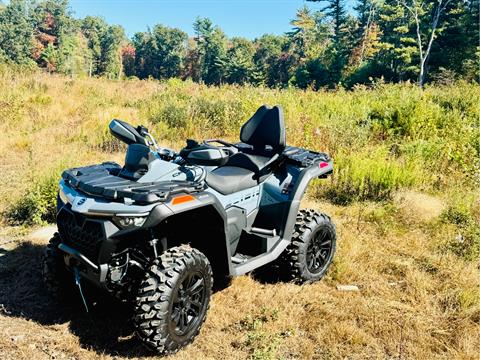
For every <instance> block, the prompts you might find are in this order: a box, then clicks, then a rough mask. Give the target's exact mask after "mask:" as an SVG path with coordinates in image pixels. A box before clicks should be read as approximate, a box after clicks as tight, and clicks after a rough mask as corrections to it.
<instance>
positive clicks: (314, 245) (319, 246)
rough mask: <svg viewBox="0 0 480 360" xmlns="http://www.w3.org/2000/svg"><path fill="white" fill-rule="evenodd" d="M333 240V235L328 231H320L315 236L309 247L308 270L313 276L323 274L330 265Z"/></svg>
mask: <svg viewBox="0 0 480 360" xmlns="http://www.w3.org/2000/svg"><path fill="white" fill-rule="evenodd" d="M332 240H333V239H332V234H331V233H330V232H329V231H328V230H326V229H319V231H317V232H316V233H315V234H313V236H312V238H311V240H310V242H309V244H308V247H307V269H308V271H310V272H311V273H312V274H317V273H320V272H322V271H323V270H324V269H325V267H326V266H327V265H328V261H329V259H330V256H331V254H332Z"/></svg>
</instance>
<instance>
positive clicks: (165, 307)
mask: <svg viewBox="0 0 480 360" xmlns="http://www.w3.org/2000/svg"><path fill="white" fill-rule="evenodd" d="M212 284H213V280H212V268H211V266H210V263H209V261H208V259H207V257H206V256H205V255H204V254H202V253H201V252H200V251H198V250H196V249H193V248H191V247H190V246H187V245H182V246H178V247H174V248H171V249H168V250H167V251H165V252H164V253H163V254H162V255H160V257H159V258H158V259H156V260H154V262H153V264H152V265H151V266H150V268H149V270H148V272H147V274H146V275H145V278H144V280H143V281H142V283H141V285H140V287H139V290H138V296H137V299H136V304H135V314H134V324H135V328H136V334H137V336H138V337H139V338H140V339H141V340H142V342H143V343H144V344H145V345H146V346H147V347H148V348H150V349H152V350H155V351H158V352H159V353H161V354H172V353H175V352H176V351H178V350H179V349H180V348H182V347H184V346H186V345H188V344H189V343H191V342H192V341H193V339H194V338H195V337H196V336H197V335H198V333H199V331H200V328H201V326H202V324H203V322H204V321H205V317H206V314H207V310H208V308H209V304H210V297H211V295H212Z"/></svg>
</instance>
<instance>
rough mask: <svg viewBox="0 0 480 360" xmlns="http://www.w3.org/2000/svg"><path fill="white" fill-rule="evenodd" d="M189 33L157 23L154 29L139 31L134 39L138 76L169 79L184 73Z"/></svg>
mask: <svg viewBox="0 0 480 360" xmlns="http://www.w3.org/2000/svg"><path fill="white" fill-rule="evenodd" d="M187 39H188V37H187V34H186V33H184V32H183V31H181V30H179V29H172V28H169V27H167V26H163V25H156V26H155V27H154V28H153V31H148V32H145V33H137V34H135V36H134V39H133V45H134V47H135V53H136V55H135V64H136V66H138V69H137V76H139V77H140V78H146V77H149V76H152V77H154V78H156V79H168V78H172V77H178V76H180V75H181V74H182V67H183V60H184V58H185V53H186V41H187Z"/></svg>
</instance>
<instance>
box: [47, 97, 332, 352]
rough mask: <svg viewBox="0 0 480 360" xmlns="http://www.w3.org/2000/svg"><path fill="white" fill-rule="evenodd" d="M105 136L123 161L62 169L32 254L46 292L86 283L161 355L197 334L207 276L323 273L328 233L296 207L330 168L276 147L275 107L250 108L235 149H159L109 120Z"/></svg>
mask: <svg viewBox="0 0 480 360" xmlns="http://www.w3.org/2000/svg"><path fill="white" fill-rule="evenodd" d="M110 131H111V133H112V134H113V135H114V136H115V137H117V138H118V139H120V140H121V141H123V142H125V143H126V144H128V149H127V154H126V158H125V165H124V166H120V165H118V164H116V163H111V162H107V163H103V164H100V165H93V166H87V167H81V168H74V169H70V170H66V171H64V172H63V174H62V179H61V181H60V184H59V195H58V201H57V202H58V204H57V224H58V233H57V234H55V236H54V237H53V238H52V239H51V241H50V243H49V245H48V247H47V249H46V253H45V257H44V259H43V276H44V280H45V283H46V286H47V288H48V289H50V290H51V291H52V292H53V293H54V294H56V295H58V296H61V295H62V294H65V293H66V292H71V291H72V288H73V287H69V286H71V284H73V283H74V282H76V284H77V285H78V286H79V289H80V294H81V297H82V298H83V299H84V302H85V298H84V297H83V292H82V285H81V283H82V282H84V281H86V282H87V283H90V284H94V285H96V286H97V287H99V288H101V289H102V290H105V291H106V292H108V293H110V294H112V295H114V296H115V297H117V298H119V299H120V300H122V301H125V302H127V303H131V304H132V305H133V307H134V309H133V312H134V318H133V322H134V325H135V331H136V334H137V335H138V337H139V338H140V339H141V341H142V342H143V343H144V344H145V345H146V346H147V347H149V348H151V349H153V350H156V351H158V352H160V353H162V354H169V353H173V352H175V351H177V350H178V349H180V348H182V347H183V346H185V345H187V344H188V343H190V342H192V341H193V339H194V338H195V336H196V335H197V334H198V333H199V330H200V328H201V326H202V324H203V322H204V320H205V317H206V313H207V310H208V308H209V301H210V297H211V294H212V285H213V279H214V278H215V281H219V282H222V281H224V280H225V279H229V278H230V277H233V276H238V275H242V274H245V273H248V272H250V271H252V270H255V269H257V268H260V267H262V266H264V265H267V264H270V265H271V264H272V263H274V264H277V265H275V266H277V268H280V269H281V270H282V271H284V272H286V273H288V274H289V276H290V278H291V279H292V280H294V281H296V282H298V283H303V282H312V281H316V280H319V279H321V278H322V277H323V275H324V274H325V272H326V271H327V269H328V267H329V265H330V264H331V262H332V259H333V256H334V253H335V243H336V233H335V226H334V225H333V223H332V222H331V220H330V218H329V217H328V216H327V215H325V214H321V213H318V212H315V211H313V210H300V209H299V208H300V201H301V199H302V197H303V195H304V193H305V190H306V188H307V186H308V184H309V182H310V181H311V180H312V179H315V178H325V177H326V176H327V175H328V174H330V173H332V171H333V162H332V160H331V159H330V158H329V156H328V155H326V154H323V153H318V152H314V151H310V150H306V149H302V148H297V147H290V146H286V140H285V126H284V121H283V114H282V110H281V108H280V107H278V106H275V107H273V108H270V107H267V106H262V107H260V108H259V109H258V110H257V112H256V113H255V114H254V115H253V117H252V118H251V119H249V120H248V121H247V122H246V123H245V124H244V125H243V126H242V128H241V132H240V140H241V142H239V143H236V144H231V143H228V142H225V141H223V140H218V139H214V140H205V141H203V142H202V143H198V142H196V141H194V140H187V145H186V147H184V148H183V149H182V150H181V151H180V152H179V153H176V152H175V151H173V150H170V149H165V148H159V147H158V146H157V144H156V142H155V140H154V139H153V137H152V136H151V135H150V134H149V133H148V130H147V129H146V128H144V127H143V126H139V127H137V128H134V127H132V126H131V125H129V124H127V123H125V122H123V121H120V120H113V121H112V122H111V123H110ZM85 306H87V305H86V302H85ZM87 310H88V308H87Z"/></svg>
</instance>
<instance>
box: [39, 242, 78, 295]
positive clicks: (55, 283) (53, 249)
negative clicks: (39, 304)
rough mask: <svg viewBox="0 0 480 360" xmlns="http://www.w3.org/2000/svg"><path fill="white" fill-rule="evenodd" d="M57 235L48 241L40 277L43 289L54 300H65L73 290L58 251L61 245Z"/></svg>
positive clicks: (71, 280)
mask: <svg viewBox="0 0 480 360" xmlns="http://www.w3.org/2000/svg"><path fill="white" fill-rule="evenodd" d="M61 242H62V241H61V238H60V235H59V234H58V233H55V234H54V235H53V237H52V238H51V239H50V241H49V243H48V245H47V248H46V249H45V252H44V254H43V259H42V277H43V282H44V283H45V287H46V289H47V290H48V292H50V294H51V295H52V296H53V297H54V298H55V300H65V299H67V298H68V297H69V296H71V294H72V293H73V291H74V290H75V289H74V288H73V287H74V286H73V276H72V274H71V273H70V272H69V271H68V270H67V268H66V266H65V263H64V261H63V257H62V255H61V254H60V253H59V251H58V245H60V243H61Z"/></svg>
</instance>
